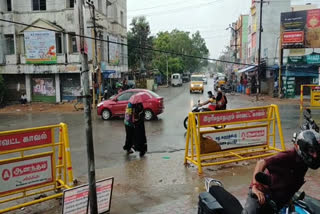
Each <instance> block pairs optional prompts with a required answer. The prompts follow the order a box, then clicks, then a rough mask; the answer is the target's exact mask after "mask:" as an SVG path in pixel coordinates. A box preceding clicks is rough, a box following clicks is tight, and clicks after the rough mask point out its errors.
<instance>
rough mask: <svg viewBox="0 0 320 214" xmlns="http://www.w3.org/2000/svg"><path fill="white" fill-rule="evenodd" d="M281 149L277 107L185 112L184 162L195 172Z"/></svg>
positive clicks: (280, 129) (281, 138)
mask: <svg viewBox="0 0 320 214" xmlns="http://www.w3.org/2000/svg"><path fill="white" fill-rule="evenodd" d="M276 131H277V132H278V137H279V139H280V143H279V144H277V143H276ZM208 148H209V149H208ZM210 149H211V150H210ZM284 150H285V144H284V140H283V133H282V127H281V121H280V115H279V110H278V106H277V105H270V106H263V107H255V108H242V109H233V110H225V111H214V112H201V113H192V112H190V113H189V119H188V129H187V137H186V149H185V158H184V163H185V165H187V164H188V162H190V163H192V164H195V165H196V166H197V167H198V172H199V173H202V167H205V166H214V165H219V164H226V163H231V162H237V161H242V160H249V159H254V158H262V157H267V156H271V155H274V154H276V153H278V152H280V151H284Z"/></svg>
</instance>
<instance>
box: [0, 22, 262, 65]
mask: <svg viewBox="0 0 320 214" xmlns="http://www.w3.org/2000/svg"><path fill="white" fill-rule="evenodd" d="M0 21H2V22H7V23H11V24H17V25H23V26H27V27H34V28H38V29H42V30H48V31H53V32H57V33H63V34H67V35H72V36H77V37H82V38H86V39H91V40H94V37H90V36H85V35H79V34H74V33H69V32H64V31H59V30H54V29H49V28H45V27H41V26H36V25H30V24H26V23H22V22H16V21H11V20H6V19H0ZM96 40H97V41H102V42H106V43H111V44H117V45H123V46H127V47H132V48H135V49H142V50H146V51H154V52H158V53H163V54H170V55H175V56H182V57H187V58H195V59H202V60H208V61H214V62H222V63H227V64H236V65H246V66H256V65H255V64H247V63H241V62H233V61H228V60H220V59H214V58H209V57H200V56H194V55H188V54H183V53H176V52H172V51H165V50H159V49H154V48H152V47H142V46H135V45H129V44H126V43H122V42H114V41H109V40H105V39H100V38H97V39H96Z"/></svg>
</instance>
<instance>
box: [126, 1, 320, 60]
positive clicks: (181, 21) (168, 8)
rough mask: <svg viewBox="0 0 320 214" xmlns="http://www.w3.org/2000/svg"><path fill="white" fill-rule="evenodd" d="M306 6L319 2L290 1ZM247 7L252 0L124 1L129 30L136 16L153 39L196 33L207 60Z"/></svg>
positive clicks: (216, 53) (217, 51) (226, 39)
mask: <svg viewBox="0 0 320 214" xmlns="http://www.w3.org/2000/svg"><path fill="white" fill-rule="evenodd" d="M270 1H272V0H270ZM277 1H279V0H277ZM308 2H310V3H316V4H318V5H320V0H292V1H291V4H294V5H297V4H306V3H308ZM250 4H251V0H162V1H159V0H127V10H128V14H127V18H128V30H129V29H130V26H129V24H130V23H131V20H132V17H134V16H139V15H145V16H146V17H147V21H148V22H149V23H150V26H151V33H152V35H156V34H157V33H158V32H159V31H171V30H173V29H175V28H177V29H179V30H184V31H189V32H191V33H194V32H196V31H197V30H199V31H200V34H201V36H202V37H203V38H204V39H205V40H206V44H207V47H208V49H209V51H210V56H211V57H212V58H217V57H219V55H220V53H221V51H222V50H223V49H224V48H225V46H227V45H228V44H229V40H230V30H229V31H227V30H225V29H226V28H227V27H228V26H229V24H231V23H232V22H234V21H236V20H237V18H238V17H239V15H240V14H249V10H250Z"/></svg>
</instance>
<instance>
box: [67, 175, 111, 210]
mask: <svg viewBox="0 0 320 214" xmlns="http://www.w3.org/2000/svg"><path fill="white" fill-rule="evenodd" d="M113 181H114V178H113V177H111V178H106V179H103V180H100V181H97V182H96V190H97V199H98V213H99V214H100V213H106V212H109V211H110V207H111V197H112V189H113ZM88 194H89V189H88V184H86V185H81V186H77V187H74V188H72V189H67V190H65V191H64V192H63V206H62V214H87V213H90V207H88V206H89V201H88ZM87 211H88V212H87Z"/></svg>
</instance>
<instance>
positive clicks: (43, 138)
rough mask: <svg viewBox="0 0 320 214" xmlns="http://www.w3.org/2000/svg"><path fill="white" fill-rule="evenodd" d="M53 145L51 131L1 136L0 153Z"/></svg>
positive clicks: (34, 131)
mask: <svg viewBox="0 0 320 214" xmlns="http://www.w3.org/2000/svg"><path fill="white" fill-rule="evenodd" d="M50 143H52V134H51V129H44V130H33V131H28V132H24V133H16V134H7V135H1V136H0V151H8V150H13V149H22V148H27V147H31V146H40V145H45V144H50Z"/></svg>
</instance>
